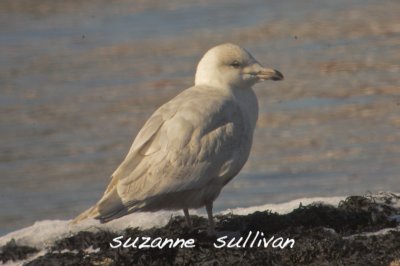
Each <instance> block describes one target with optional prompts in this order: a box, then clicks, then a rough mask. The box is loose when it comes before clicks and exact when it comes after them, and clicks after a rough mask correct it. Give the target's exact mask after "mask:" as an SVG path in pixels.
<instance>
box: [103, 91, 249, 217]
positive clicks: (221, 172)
mask: <svg viewBox="0 0 400 266" xmlns="http://www.w3.org/2000/svg"><path fill="white" fill-rule="evenodd" d="M249 130H250V129H249V128H248V123H246V119H244V117H243V113H242V112H241V110H240V107H239V106H238V105H237V104H236V102H235V101H234V100H233V99H232V98H229V97H227V96H225V95H218V93H211V95H210V93H207V94H205V93H202V91H201V90H198V89H196V87H194V88H192V89H188V90H186V91H184V92H183V93H181V94H180V95H178V96H177V97H175V98H174V99H173V100H171V101H170V102H168V103H166V104H165V105H163V106H162V107H160V109H158V110H157V111H156V112H155V113H154V114H153V116H152V117H151V118H150V119H149V120H148V122H147V123H146V124H145V125H144V127H143V128H142V130H141V131H140V132H139V134H138V135H137V137H136V139H135V141H134V143H133V145H132V147H131V149H130V151H129V153H128V155H127V156H126V158H125V160H124V161H123V162H122V164H121V165H120V166H119V167H118V169H117V170H116V171H115V172H114V173H113V176H112V181H111V183H110V185H109V186H108V188H107V190H106V192H105V194H104V196H103V198H102V199H101V200H100V201H99V203H98V204H97V206H98V211H99V213H100V214H101V215H100V216H103V217H107V216H110V215H111V214H112V213H115V212H117V211H118V212H120V210H121V208H125V209H126V208H127V207H132V204H137V203H138V202H140V203H141V204H144V205H145V204H146V199H149V198H154V197H157V196H159V195H164V194H168V193H175V192H179V191H186V190H191V189H198V188H201V187H202V186H205V185H206V184H207V183H208V182H210V180H212V179H214V178H219V177H228V178H229V177H230V176H232V177H233V176H234V175H236V174H237V172H239V170H240V169H241V167H242V166H243V164H244V163H245V161H246V160H247V156H248V152H249V150H250V146H251V136H252V134H251V133H250V134H246V132H247V131H249ZM244 144H246V145H244ZM100 219H101V217H100Z"/></svg>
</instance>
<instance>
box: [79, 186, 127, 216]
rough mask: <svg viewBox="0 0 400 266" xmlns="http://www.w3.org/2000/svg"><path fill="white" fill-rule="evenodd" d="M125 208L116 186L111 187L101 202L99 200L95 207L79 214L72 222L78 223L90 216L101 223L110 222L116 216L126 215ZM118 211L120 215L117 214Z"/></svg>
mask: <svg viewBox="0 0 400 266" xmlns="http://www.w3.org/2000/svg"><path fill="white" fill-rule="evenodd" d="M125 209H126V208H125V206H124V204H123V203H122V200H121V198H120V197H119V195H118V192H117V189H116V187H111V188H110V189H109V190H107V191H106V193H105V194H104V196H103V198H101V200H100V201H99V202H97V203H96V204H95V205H94V206H93V207H91V208H89V209H87V210H86V211H84V212H83V213H81V214H79V215H78V216H77V217H76V218H75V219H74V220H73V221H72V222H71V224H77V223H79V222H80V221H82V220H85V219H88V218H94V219H98V220H100V222H101V223H105V222H109V221H111V220H113V219H115V218H118V217H121V216H123V215H125V214H126V211H125V213H124V210H125ZM117 213H118V214H119V216H116V214H117ZM115 216H116V217H115Z"/></svg>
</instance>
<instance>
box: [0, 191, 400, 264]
mask: <svg viewBox="0 0 400 266" xmlns="http://www.w3.org/2000/svg"><path fill="white" fill-rule="evenodd" d="M393 197H397V196H395V195H393ZM393 200H394V199H393V198H390V197H387V199H382V198H381V199H380V201H379V203H378V202H377V201H376V199H375V198H372V197H361V196H352V197H348V198H347V199H346V200H344V201H342V202H341V203H340V204H339V206H338V207H337V208H336V207H333V206H328V205H323V204H320V203H314V204H311V205H307V206H301V205H300V206H299V207H298V208H297V209H295V210H293V211H292V212H290V213H288V214H284V215H278V214H276V213H272V212H269V211H265V212H255V213H252V214H249V215H246V216H241V215H232V214H228V215H223V216H218V217H216V220H217V231H218V236H213V237H211V236H208V235H207V233H206V228H207V221H206V219H204V218H202V217H197V216H194V217H192V218H193V224H194V228H195V229H194V230H192V231H190V230H188V229H187V228H186V227H185V221H184V219H183V217H175V218H172V219H171V221H170V222H169V223H168V224H167V225H166V226H165V227H163V228H153V229H149V230H140V229H138V228H128V229H126V230H124V231H123V232H120V233H115V232H107V231H98V232H79V233H78V234H76V235H73V236H70V237H67V238H64V239H61V240H59V241H57V242H55V243H54V244H53V245H52V246H50V247H48V250H47V253H46V254H44V255H43V256H39V257H37V258H35V259H33V260H30V261H29V262H26V264H25V265H192V264H197V265H199V264H201V265H229V264H231V265H261V264H262V265H396V264H395V263H398V261H399V259H400V241H399V239H400V231H399V230H398V229H399V223H398V221H396V219H391V218H390V217H393V216H394V215H398V214H399V209H398V208H395V207H393V206H392V205H391V202H392V201H393ZM396 200H398V198H396ZM384 228H385V229H387V228H392V229H393V230H388V231H387V232H386V233H381V234H377V233H373V232H377V231H379V230H381V229H384ZM250 231H251V232H253V233H254V232H257V231H259V232H263V234H264V237H265V238H266V239H267V240H268V239H270V238H271V237H272V236H274V237H275V239H277V238H278V237H282V238H283V239H287V238H290V239H294V240H295V244H294V246H293V248H290V246H286V247H285V248H283V249H281V248H279V247H278V248H277V247H275V248H273V247H272V245H269V246H268V247H266V248H265V247H264V246H261V247H255V246H253V247H250V246H249V245H247V246H245V247H240V248H227V247H223V248H215V247H214V243H217V242H216V239H217V238H218V237H221V236H224V235H227V236H228V237H227V238H226V242H229V240H230V239H232V237H235V238H236V239H239V237H240V236H241V237H243V238H246V236H247V235H248V233H249V232H250ZM118 236H123V240H122V242H124V241H126V240H127V239H128V238H129V237H131V238H132V239H134V238H136V237H142V236H147V237H151V239H155V238H157V237H161V238H170V239H177V238H180V239H194V243H195V247H194V248H168V247H164V248H163V249H159V248H147V249H138V248H132V247H127V248H122V247H119V248H111V247H110V243H112V241H113V239H114V238H115V237H118ZM258 239H261V237H259V238H257V241H258ZM242 243H243V242H242ZM37 252H38V250H37V249H35V248H31V247H21V246H17V245H16V244H15V242H9V243H8V244H7V245H6V246H3V247H2V248H1V253H0V260H1V261H2V262H6V261H10V260H13V261H16V260H21V259H24V258H27V257H28V256H31V255H32V254H34V253H37Z"/></svg>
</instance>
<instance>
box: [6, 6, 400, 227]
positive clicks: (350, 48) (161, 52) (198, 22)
mask: <svg viewBox="0 0 400 266" xmlns="http://www.w3.org/2000/svg"><path fill="white" fill-rule="evenodd" d="M399 11H400V3H398V1H378V0H376V1H356V0H352V1H341V0H337V1H327V0H326V1H306V0H299V1H289V0H285V1H269V2H265V1H248V2H245V3H244V2H242V1H226V0H220V1H217V2H215V1H213V2H208V1H203V2H198V1H182V2H181V1H168V3H164V2H157V1H152V0H150V1H143V2H137V3H132V2H131V1H124V0H119V1H116V2H115V1H114V2H113V3H112V4H111V3H108V1H96V2H95V1H82V2H79V1H73V2H53V1H41V2H40V4H39V3H36V2H35V3H31V4H30V3H28V2H26V3H25V4H24V3H22V2H19V3H18V2H14V1H2V2H1V3H0V12H1V14H0V31H1V32H0V44H1V45H0V49H1V52H0V88H1V89H0V90H1V97H0V114H1V115H0V134H1V138H0V151H1V153H0V173H1V176H2V177H1V179H0V207H1V209H2V212H1V216H0V234H5V233H6V232H9V231H12V230H15V229H17V228H21V227H23V226H27V225H30V224H32V223H33V222H34V221H36V220H43V219H55V218H59V219H67V218H72V217H74V216H75V215H76V214H78V213H79V212H80V211H82V210H84V209H85V208H87V207H88V206H90V205H91V204H93V203H94V202H96V200H97V199H98V198H99V197H100V195H101V194H102V192H103V191H104V188H105V186H106V185H107V183H108V181H109V176H110V175H111V173H112V172H113V170H114V169H115V168H116V167H117V166H118V164H119V163H120V162H121V160H122V159H123V157H124V156H125V154H126V152H127V151H128V149H129V147H130V144H131V142H132V140H133V138H134V136H135V135H136V133H137V132H138V130H139V129H140V127H141V126H142V125H143V123H144V122H145V121H146V119H147V118H148V117H149V116H150V115H151V113H152V112H153V111H154V110H155V109H156V108H157V107H158V106H160V105H161V104H162V103H164V102H165V101H167V100H168V99H170V98H171V97H173V96H174V95H176V94H177V93H179V92H180V91H181V90H182V89H184V88H187V87H189V86H190V85H191V84H192V83H193V74H194V71H195V67H196V64H197V62H198V60H199V58H200V57H201V55H202V54H203V53H204V52H205V51H206V50H207V49H208V48H210V47H212V46H213V45H215V44H218V43H222V42H227V41H231V42H235V43H239V44H241V45H243V46H245V47H246V48H247V49H248V50H249V51H251V52H252V54H253V55H254V56H255V57H256V58H257V59H258V60H259V61H260V62H262V63H263V64H264V65H265V66H270V67H274V68H277V69H279V70H281V71H282V72H283V73H284V74H285V78H286V79H285V81H284V82H269V83H264V84H262V85H257V86H256V93H257V95H258V97H259V102H260V109H261V113H260V118H259V121H258V125H257V131H256V134H255V139H254V143H255V145H254V147H253V150H252V154H251V157H250V159H249V161H248V163H247V164H246V166H245V168H244V169H243V171H242V172H241V173H240V175H239V176H238V177H236V178H235V179H234V180H233V181H232V182H231V183H230V184H229V185H228V186H227V187H226V188H225V189H224V190H223V192H222V194H221V196H220V197H219V198H218V200H217V201H216V202H215V207H216V209H217V210H223V209H226V208H235V207H247V206H253V205H257V204H264V203H276V202H283V201H288V200H291V199H294V198H298V197H311V196H334V195H349V194H360V193H361V194H362V193H365V192H366V191H368V190H371V191H376V190H393V191H400V182H399V180H400V159H399V158H400V130H399V129H400V88H399V84H400V83H399V81H400V78H399V77H400V75H399V72H400V64H399V62H400V21H399V19H398V13H399ZM338 18H340V19H338Z"/></svg>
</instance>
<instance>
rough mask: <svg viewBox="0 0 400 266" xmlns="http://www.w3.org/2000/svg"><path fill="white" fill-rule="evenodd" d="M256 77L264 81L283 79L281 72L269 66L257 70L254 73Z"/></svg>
mask: <svg viewBox="0 0 400 266" xmlns="http://www.w3.org/2000/svg"><path fill="white" fill-rule="evenodd" d="M256 76H257V78H258V79H259V81H265V80H268V79H270V80H275V81H276V80H283V75H282V73H281V72H279V71H278V70H276V69H271V68H261V69H260V70H259V71H257V73H256Z"/></svg>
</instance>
